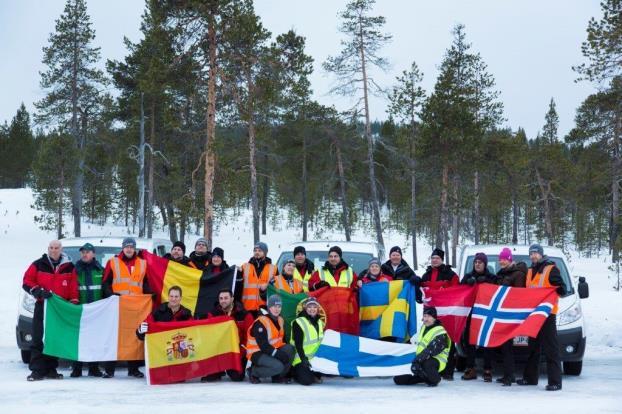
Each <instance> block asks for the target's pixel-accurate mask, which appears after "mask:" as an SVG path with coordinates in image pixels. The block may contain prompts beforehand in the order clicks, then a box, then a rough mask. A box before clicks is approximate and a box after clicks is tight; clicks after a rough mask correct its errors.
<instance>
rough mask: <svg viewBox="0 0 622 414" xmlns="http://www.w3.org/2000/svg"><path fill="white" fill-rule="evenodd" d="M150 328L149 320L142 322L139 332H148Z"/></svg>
mask: <svg viewBox="0 0 622 414" xmlns="http://www.w3.org/2000/svg"><path fill="white" fill-rule="evenodd" d="M148 329H149V324H148V323H147V322H142V323H141V324H140V326H139V327H138V333H140V334H144V333H147V330H148Z"/></svg>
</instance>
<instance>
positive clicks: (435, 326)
mask: <svg viewBox="0 0 622 414" xmlns="http://www.w3.org/2000/svg"><path fill="white" fill-rule="evenodd" d="M422 320H423V325H424V326H423V327H422V328H421V331H420V332H419V338H418V341H417V342H418V345H417V356H416V357H415V359H414V361H413V362H412V366H411V368H410V370H411V371H412V373H413V375H408V374H406V375H398V376H396V377H393V382H395V384H397V385H414V384H420V383H422V382H423V383H426V384H427V385H428V386H430V387H434V386H436V385H438V383H439V382H440V381H441V375H440V372H439V370H440V369H441V362H440V361H441V360H446V359H447V356H448V354H449V347H450V343H451V341H450V340H449V336H448V335H447V331H445V328H443V325H441V322H440V321H439V320H438V319H437V313H436V308H432V307H430V308H425V309H424V310H423V317H422Z"/></svg>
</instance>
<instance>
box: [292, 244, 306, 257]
mask: <svg viewBox="0 0 622 414" xmlns="http://www.w3.org/2000/svg"><path fill="white" fill-rule="evenodd" d="M298 253H302V254H304V255H305V256H306V255H307V250H306V249H305V248H304V247H303V246H296V247H294V257H296V255H297V254H298Z"/></svg>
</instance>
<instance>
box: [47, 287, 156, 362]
mask: <svg viewBox="0 0 622 414" xmlns="http://www.w3.org/2000/svg"><path fill="white" fill-rule="evenodd" d="M150 312H151V295H138V296H111V297H109V298H107V299H102V300H99V301H97V302H93V303H89V304H86V305H73V304H71V303H69V302H66V301H65V300H63V299H61V298H60V297H58V296H56V295H54V296H52V297H51V298H49V299H47V300H46V301H45V311H44V324H45V325H44V331H43V332H44V336H43V353H45V354H47V355H52V356H56V357H59V358H64V359H68V360H72V361H83V362H97V361H134V360H141V359H143V358H144V350H143V343H142V341H139V340H138V338H137V337H136V328H137V327H138V325H140V323H141V322H142V321H144V320H145V319H146V318H147V316H148V315H149V313H150Z"/></svg>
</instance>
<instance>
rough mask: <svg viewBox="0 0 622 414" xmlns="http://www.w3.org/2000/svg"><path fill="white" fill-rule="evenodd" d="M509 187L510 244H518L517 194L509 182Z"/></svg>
mask: <svg viewBox="0 0 622 414" xmlns="http://www.w3.org/2000/svg"><path fill="white" fill-rule="evenodd" d="M510 187H512V244H518V194H517V191H516V188H514V184H513V183H512V182H511V181H510Z"/></svg>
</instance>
